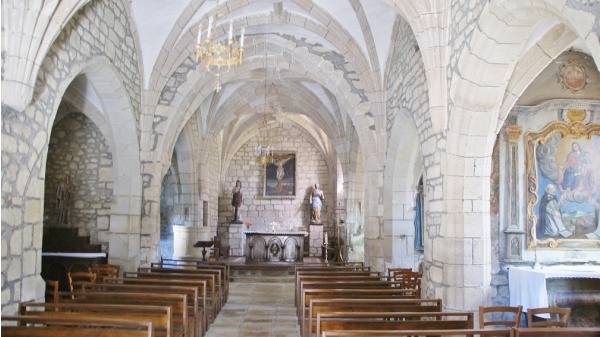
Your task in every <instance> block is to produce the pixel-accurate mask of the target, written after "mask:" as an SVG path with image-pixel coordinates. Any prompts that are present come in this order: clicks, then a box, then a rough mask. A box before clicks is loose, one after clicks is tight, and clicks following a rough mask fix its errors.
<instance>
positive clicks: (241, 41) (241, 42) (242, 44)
mask: <svg viewBox="0 0 600 337" xmlns="http://www.w3.org/2000/svg"><path fill="white" fill-rule="evenodd" d="M245 32H246V29H245V28H244V27H242V36H241V37H240V47H244V33H245Z"/></svg>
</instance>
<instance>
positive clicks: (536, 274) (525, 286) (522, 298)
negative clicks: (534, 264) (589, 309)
mask: <svg viewBox="0 0 600 337" xmlns="http://www.w3.org/2000/svg"><path fill="white" fill-rule="evenodd" d="M552 278H563V279H574V278H579V279H600V266H553V267H543V268H540V269H533V268H531V267H512V268H510V269H509V270H508V279H509V283H508V285H509V292H510V305H511V306H516V305H519V304H520V305H522V306H523V311H527V310H528V309H529V308H545V307H549V306H551V303H550V301H549V300H548V289H547V287H546V280H547V279H552ZM579 291H584V290H583V289H579ZM545 318H547V317H545Z"/></svg>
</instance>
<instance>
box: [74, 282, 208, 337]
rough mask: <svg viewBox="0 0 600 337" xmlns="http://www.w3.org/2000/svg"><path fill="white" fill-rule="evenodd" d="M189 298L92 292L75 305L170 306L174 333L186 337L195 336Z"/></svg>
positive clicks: (77, 299)
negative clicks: (181, 333)
mask: <svg viewBox="0 0 600 337" xmlns="http://www.w3.org/2000/svg"><path fill="white" fill-rule="evenodd" d="M187 300H188V296H187V295H184V294H154V293H122V292H117V293H115V292H106V291H104V292H91V293H89V292H88V293H83V292H82V293H79V294H78V296H77V298H76V299H75V300H74V303H94V304H130V305H169V306H171V312H172V314H173V332H174V333H175V334H177V333H178V332H183V335H184V336H185V337H189V336H195V334H194V332H195V326H196V322H195V318H194V317H193V316H192V315H190V313H189V310H188V301H187Z"/></svg>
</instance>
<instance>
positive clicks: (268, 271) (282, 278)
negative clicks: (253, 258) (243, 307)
mask: <svg viewBox="0 0 600 337" xmlns="http://www.w3.org/2000/svg"><path fill="white" fill-rule="evenodd" d="M229 280H230V281H231V282H261V283H273V282H278V283H286V282H289V283H293V282H294V264H293V263H292V264H289V263H281V264H278V263H247V264H243V265H235V264H232V265H231V269H230V272H229Z"/></svg>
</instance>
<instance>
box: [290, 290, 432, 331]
mask: <svg viewBox="0 0 600 337" xmlns="http://www.w3.org/2000/svg"><path fill="white" fill-rule="evenodd" d="M441 311H442V300H441V299H389V298H388V299H370V298H354V299H352V298H350V299H332V298H329V299H312V300H311V301H310V303H309V314H308V319H307V320H306V321H303V322H301V331H302V332H303V333H302V335H303V336H312V333H313V332H316V331H315V328H316V319H317V314H318V313H321V312H441Z"/></svg>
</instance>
